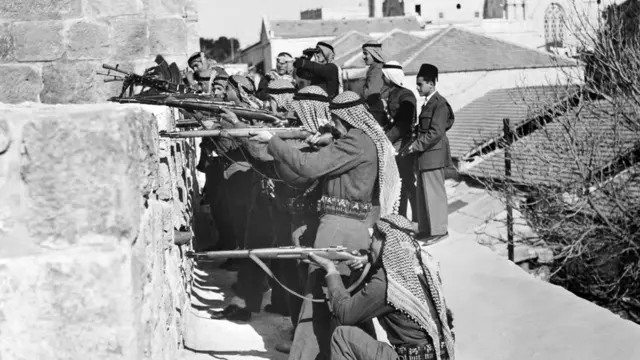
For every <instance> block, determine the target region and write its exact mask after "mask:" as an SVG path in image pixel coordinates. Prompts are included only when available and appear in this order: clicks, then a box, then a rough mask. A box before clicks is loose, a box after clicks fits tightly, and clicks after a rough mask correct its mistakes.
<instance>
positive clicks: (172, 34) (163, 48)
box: [149, 18, 187, 55]
mask: <svg viewBox="0 0 640 360" xmlns="http://www.w3.org/2000/svg"><path fill="white" fill-rule="evenodd" d="M149 43H150V46H151V53H152V54H162V55H165V54H166V55H176V54H184V55H186V53H187V29H186V25H185V22H184V20H183V19H182V18H168V19H156V20H151V21H150V22H149Z"/></svg>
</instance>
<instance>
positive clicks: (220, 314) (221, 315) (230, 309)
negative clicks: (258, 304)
mask: <svg viewBox="0 0 640 360" xmlns="http://www.w3.org/2000/svg"><path fill="white" fill-rule="evenodd" d="M236 309H240V308H239V307H238V306H237V305H229V306H227V307H226V308H224V310H222V311H213V312H212V314H211V318H212V319H225V318H226V316H227V315H229V314H230V313H232V312H234V311H236Z"/></svg>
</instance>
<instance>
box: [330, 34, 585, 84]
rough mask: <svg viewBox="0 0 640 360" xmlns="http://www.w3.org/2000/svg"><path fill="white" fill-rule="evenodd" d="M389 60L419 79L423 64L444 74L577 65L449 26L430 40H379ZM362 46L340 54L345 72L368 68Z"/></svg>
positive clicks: (393, 36)
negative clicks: (361, 52) (346, 70)
mask: <svg viewBox="0 0 640 360" xmlns="http://www.w3.org/2000/svg"><path fill="white" fill-rule="evenodd" d="M378 40H381V41H382V42H383V49H384V51H385V53H386V55H387V56H388V59H389V60H396V61H399V62H400V63H401V64H402V65H403V67H404V72H405V74H407V75H415V74H417V73H418V71H419V70H420V66H421V65H422V64H423V63H431V64H434V65H436V66H438V68H439V70H440V72H441V73H451V72H466V71H490V70H508V69H530V68H545V67H547V68H549V67H556V66H575V61H573V60H571V59H566V58H563V57H558V56H554V55H550V54H547V53H545V52H543V51H539V50H535V49H530V48H527V47H523V46H519V45H516V44H512V43H508V42H505V41H502V40H499V39H496V38H493V37H489V36H485V35H482V34H479V33H475V32H473V31H470V30H465V29H462V28H460V27H456V26H449V27H447V28H445V29H442V30H440V31H438V32H435V33H432V34H430V35H428V36H427V37H426V38H423V37H419V36H416V35H415V34H410V33H407V31H406V30H403V29H394V30H393V31H390V32H389V33H388V34H386V35H384V36H383V37H381V38H379V39H378ZM361 46H362V43H360V44H358V45H357V46H354V47H353V48H352V49H351V50H350V51H346V52H338V53H337V54H338V56H339V57H338V59H337V62H338V64H339V65H341V66H342V67H344V68H362V67H365V66H366V65H365V64H364V62H363V61H362V60H361V59H359V56H356V55H357V54H358V53H359V52H360V51H361V50H360V49H361Z"/></svg>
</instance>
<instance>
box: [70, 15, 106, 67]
mask: <svg viewBox="0 0 640 360" xmlns="http://www.w3.org/2000/svg"><path fill="white" fill-rule="evenodd" d="M67 39H68V41H69V45H68V48H67V58H68V59H70V60H88V59H104V58H106V57H108V56H109V45H110V43H109V26H108V25H106V24H102V23H95V22H86V21H80V22H77V23H75V24H73V25H71V28H70V29H69V32H68V34H67Z"/></svg>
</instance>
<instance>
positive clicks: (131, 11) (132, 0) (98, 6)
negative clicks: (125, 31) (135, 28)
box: [85, 0, 142, 17]
mask: <svg viewBox="0 0 640 360" xmlns="http://www.w3.org/2000/svg"><path fill="white" fill-rule="evenodd" d="M85 6H86V9H85V14H87V15H90V16H94V17H106V16H121V15H137V14H140V13H141V12H142V1H141V0H86V5H85Z"/></svg>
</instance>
